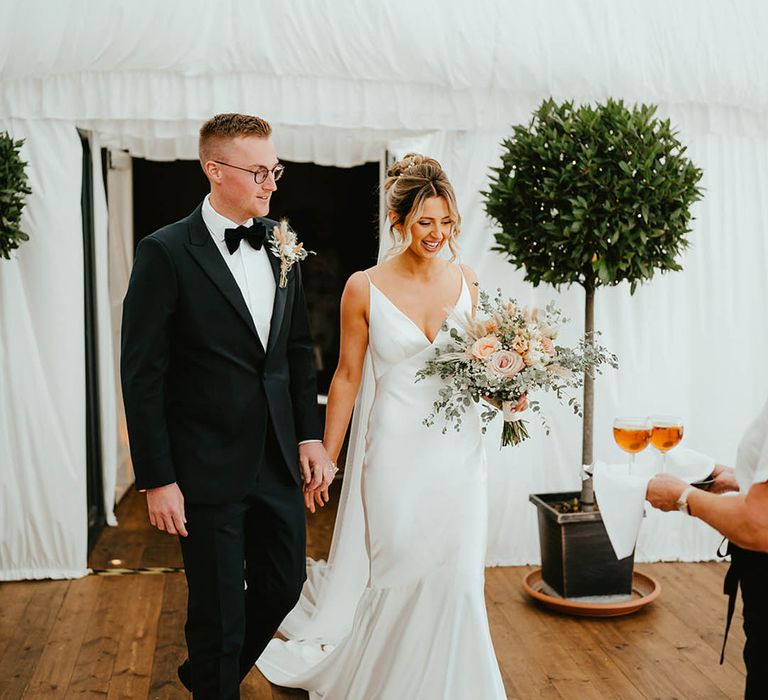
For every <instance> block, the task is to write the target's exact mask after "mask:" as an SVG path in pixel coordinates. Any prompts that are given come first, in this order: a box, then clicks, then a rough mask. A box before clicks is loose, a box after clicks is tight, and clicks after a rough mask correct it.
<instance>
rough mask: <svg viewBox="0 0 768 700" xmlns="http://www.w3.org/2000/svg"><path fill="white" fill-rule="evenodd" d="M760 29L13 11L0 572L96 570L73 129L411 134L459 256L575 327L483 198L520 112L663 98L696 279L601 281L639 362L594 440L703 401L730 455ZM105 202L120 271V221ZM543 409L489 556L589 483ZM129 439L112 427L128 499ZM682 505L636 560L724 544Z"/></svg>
mask: <svg viewBox="0 0 768 700" xmlns="http://www.w3.org/2000/svg"><path fill="white" fill-rule="evenodd" d="M41 16H42V17H45V18H46V21H45V22H40V17H41ZM83 17H87V18H88V21H87V22H84V21H83ZM766 26H768V4H766V3H764V2H761V0H727V1H726V0H679V1H678V2H675V3H667V2H664V0H646V2H643V3H637V2H635V1H634V0H593V1H592V2H589V3H564V2H562V1H561V0H478V2H475V3H464V2H445V0H424V2H419V3H413V2H412V1H411V0H390V1H389V2H387V3H379V4H375V3H373V4H372V3H369V2H367V0H343V1H341V2H338V3H333V4H331V3H328V2H317V1H316V0H295V2H291V3H272V2H268V1H267V0H261V1H254V0H234V1H233V2H231V3H226V4H224V5H222V4H219V3H210V2H206V1H205V0H191V1H190V0H167V2H164V3H157V2H155V0H135V1H134V2H133V3H132V4H131V6H130V8H129V7H128V6H126V5H124V4H121V3H93V2H85V1H84V0H69V1H68V2H62V3H50V2H45V1H43V0H24V1H23V2H22V1H21V0H17V1H16V2H4V3H0V119H5V121H4V122H2V124H6V125H8V126H9V127H10V128H12V132H13V133H15V134H16V135H20V136H28V137H29V141H28V143H27V145H26V147H25V153H27V154H28V155H29V158H28V160H29V161H30V171H31V174H32V178H33V179H32V187H33V189H34V191H35V194H34V195H33V196H32V197H31V198H30V200H29V204H28V207H27V210H26V219H25V226H26V228H27V230H28V231H29V232H30V233H31V234H32V236H33V240H32V241H30V242H28V243H27V244H25V245H24V247H23V248H22V249H21V251H20V252H19V254H18V255H17V256H16V260H14V261H12V262H11V263H7V262H5V261H3V262H0V332H2V335H0V353H1V356H0V361H1V363H0V378H1V379H2V384H0V480H2V485H3V492H2V495H0V498H2V499H3V500H2V503H0V505H2V511H0V525H2V531H1V532H0V537H2V538H3V544H2V547H1V548H0V569H1V573H0V576H2V577H5V578H10V577H24V576H33V577H38V576H46V575H55V576H60V575H78V574H79V573H82V571H84V567H85V537H86V534H85V533H86V528H85V501H84V494H85V488H84V485H85V477H84V464H85V426H84V408H83V407H84V400H85V398H84V393H83V386H84V378H83V344H82V327H83V322H82V308H83V305H82V256H81V250H82V244H81V240H80V236H81V226H80V213H79V212H80V209H79V200H80V191H79V188H80V177H79V174H80V167H81V166H80V160H81V158H80V151H79V143H77V137H76V132H75V129H74V127H75V125H77V126H80V127H82V128H86V129H91V130H92V131H93V132H94V133H96V134H97V135H98V137H99V139H100V143H101V144H102V145H106V146H110V147H115V148H128V149H130V150H131V151H132V153H134V154H135V155H140V156H146V157H151V158H156V159H173V158H179V157H185V158H194V157H195V155H196V138H195V135H196V131H197V129H198V127H199V125H200V123H201V122H202V121H203V120H204V119H206V118H207V117H209V116H210V115H211V114H213V113H215V112H221V111H244V112H250V113H257V114H261V115H263V116H265V117H266V118H267V119H269V120H270V121H271V122H272V123H273V124H274V125H275V131H276V141H277V145H278V148H279V150H280V153H281V156H282V157H283V158H286V159H291V160H298V161H314V162H317V163H319V164H325V165H337V166H350V165H355V164H359V163H362V162H365V161H366V160H378V158H379V154H380V152H381V150H382V149H383V148H384V147H385V146H386V145H387V144H392V148H393V150H397V149H398V148H401V147H405V146H406V145H407V144H404V143H403V142H402V139H404V138H407V139H409V140H410V141H411V142H413V140H414V139H416V140H417V142H416V147H417V148H418V150H423V151H426V152H429V153H431V154H432V155H435V156H437V157H438V158H440V159H441V160H442V161H443V163H444V165H445V166H446V168H447V170H448V173H449V175H450V176H451V178H452V180H453V181H454V183H455V184H456V188H457V191H458V194H459V198H460V204H461V207H462V212H463V215H464V236H463V244H462V245H463V252H462V255H463V258H464V260H465V261H466V262H468V263H469V264H471V265H472V266H473V267H475V268H476V269H477V271H478V273H479V274H480V276H481V279H482V280H483V282H484V284H485V285H486V286H487V287H491V288H492V287H494V286H496V285H497V284H499V285H501V286H503V288H504V289H505V291H506V292H508V293H509V294H514V295H516V296H517V297H518V298H519V299H520V300H521V301H523V302H526V303H535V302H542V301H546V300H548V299H550V298H553V297H554V298H556V299H557V300H558V301H559V303H560V304H561V306H563V307H564V308H565V309H566V311H567V312H568V315H569V316H571V317H572V318H573V319H574V322H573V324H572V325H571V328H570V330H569V331H568V333H567V334H566V337H570V339H571V340H573V339H575V338H576V337H577V336H578V333H579V330H580V326H581V315H582V310H581V308H582V294H581V292H580V290H578V289H575V290H562V291H561V293H559V294H555V293H554V292H553V291H552V290H546V289H538V290H532V289H531V288H530V286H529V285H527V284H525V283H524V282H523V281H522V273H520V272H517V271H514V270H512V268H511V267H510V266H509V265H508V264H507V263H505V262H504V261H503V259H501V258H500V257H499V256H498V255H496V254H492V253H490V252H489V248H490V245H491V242H492V241H491V238H490V231H491V228H490V227H489V225H488V223H487V222H486V221H485V219H484V216H483V213H482V204H481V199H480V197H479V195H478V194H477V192H478V190H479V189H481V188H482V187H483V186H484V183H485V179H486V176H487V168H488V167H489V166H490V165H491V164H492V163H493V162H494V161H495V159H496V157H497V154H498V142H499V140H500V138H501V137H502V135H504V134H505V133H507V131H508V128H509V125H510V124H512V123H517V122H521V121H525V120H527V119H528V116H529V114H530V111H531V110H532V109H533V107H534V106H535V105H536V104H537V103H538V102H539V101H540V100H541V99H542V98H544V97H547V96H550V95H554V96H555V97H557V98H565V97H567V98H572V99H576V100H577V101H594V100H596V99H603V98H605V97H607V96H612V97H617V98H620V97H623V98H624V99H626V100H627V101H629V102H633V101H646V102H657V103H661V104H664V105H666V106H665V107H664V109H663V110H662V112H663V113H664V114H669V115H670V116H671V117H672V118H673V121H674V122H675V123H676V124H677V125H679V126H680V128H681V131H682V136H683V139H684V140H685V141H686V143H688V144H690V153H691V155H692V156H693V158H694V159H695V160H696V162H697V164H699V165H700V166H702V167H703V168H704V169H705V183H704V184H705V186H706V187H707V191H706V193H705V200H704V201H703V202H702V203H700V204H699V205H698V207H697V216H698V220H697V222H696V224H695V231H694V233H693V234H692V241H693V247H692V249H691V250H690V251H689V252H688V253H687V254H686V256H685V259H684V261H683V262H684V265H685V271H684V272H682V273H678V274H675V275H670V276H667V277H664V278H660V279H658V280H655V281H654V282H653V283H652V284H651V285H649V286H647V287H645V288H642V289H640V290H639V292H638V293H637V294H636V295H635V296H634V297H633V298H630V297H629V295H628V292H627V290H626V288H625V287H619V288H616V289H610V290H601V291H600V294H599V295H598V301H597V322H598V325H599V327H600V328H601V329H602V331H603V334H604V336H603V338H604V340H605V342H606V344H608V345H609V346H610V347H611V348H612V349H614V350H615V351H616V352H618V353H619V355H620V356H621V361H622V368H621V369H620V370H619V371H618V372H616V373H610V374H608V375H607V376H605V377H604V378H603V379H601V381H600V383H599V384H598V403H597V415H596V429H597V442H596V449H597V454H598V455H600V456H602V457H605V458H607V459H613V460H618V459H621V458H622V455H620V454H619V453H618V452H617V450H616V449H615V447H614V446H613V445H612V444H611V441H610V436H609V433H608V431H607V427H606V426H608V425H609V422H610V419H611V417H612V416H613V415H614V414H615V413H618V412H639V413H648V412H651V411H656V410H669V411H675V412H679V413H682V414H683V416H684V417H685V419H686V422H687V437H686V442H687V444H689V445H690V446H692V447H695V448H698V449H700V450H702V451H705V452H709V453H710V454H712V455H713V456H715V457H716V458H717V459H718V460H720V461H725V462H732V461H733V455H734V449H735V444H736V442H737V440H738V437H739V433H740V431H741V430H742V429H743V426H744V425H745V424H746V422H747V420H748V419H749V417H750V416H751V414H752V413H753V412H754V411H755V410H756V409H757V407H758V406H759V404H760V402H761V400H762V399H763V397H764V395H765V392H766V389H767V388H768V368H766V367H765V364H764V363H762V362H760V361H759V360H760V359H762V355H764V353H765V348H766V344H767V343H768V335H767V333H768V331H767V330H766V328H765V327H764V324H763V323H762V321H763V317H764V316H765V311H766V308H767V306H766V305H767V303H768V290H767V289H766V285H767V284H768V282H767V280H766V275H765V274H764V269H765V265H766V263H767V262H768V252H767V251H766V243H765V241H764V237H763V231H764V229H765V227H766V224H767V223H768V210H767V209H766V205H765V204H764V203H763V201H762V198H761V194H762V192H764V191H765V189H766V185H768V126H767V124H768V119H767V118H766V115H768V42H765V40H764V28H765V27H766ZM158 27H162V31H158V30H157V28H158ZM424 28H429V33H428V35H425V33H424ZM425 37H428V38H425ZM442 37H445V39H442ZM433 38H434V40H432V39H433ZM0 128H2V126H0ZM97 189H98V185H97ZM95 195H96V197H97V251H96V252H97V257H98V260H99V261H100V262H99V265H100V267H101V266H106V265H107V262H106V261H107V254H106V251H105V247H104V246H103V245H102V243H103V241H104V240H105V238H104V237H103V236H104V231H103V226H104V223H103V222H104V212H103V209H102V208H101V207H102V205H101V204H99V202H98V199H99V197H101V194H100V193H99V192H95ZM111 215H112V214H110V216H111ZM113 233H114V231H113V232H111V233H110V236H112V235H113ZM112 243H115V241H114V239H112ZM124 244H125V239H123V240H122V242H121V243H119V244H118V247H119V246H124ZM115 250H117V252H118V253H119V252H120V250H119V249H116V248H114V247H113V246H111V250H110V252H109V256H110V259H111V260H112V262H113V263H115V262H116V261H119V259H120V257H119V256H118V258H113V257H111V256H112V255H113V254H114V252H115ZM125 252H126V256H128V257H127V258H126V259H130V251H127V250H126V251H125ZM117 265H118V267H121V265H122V267H121V270H122V271H121V272H120V275H122V274H124V265H123V263H120V262H118V263H117ZM113 272H114V269H113ZM120 275H118V277H120ZM118 277H115V276H113V277H112V278H111V279H110V285H111V286H110V288H111V291H112V301H113V303H114V301H115V296H116V295H117V296H121V294H120V291H118V290H119V288H120V287H121V286H122V285H123V284H124V279H122V278H120V279H118ZM97 287H98V293H99V302H98V303H99V318H100V320H101V324H100V341H101V345H102V347H101V351H102V354H101V356H100V365H99V371H100V377H101V379H102V382H103V383H104V386H105V387H106V388H105V390H104V396H105V398H103V401H102V409H103V412H104V413H103V416H102V418H103V420H104V421H105V422H109V421H112V423H113V425H114V424H117V423H119V421H120V413H119V411H118V412H117V414H115V413H114V405H113V406H112V407H110V406H109V405H108V401H109V398H108V397H109V396H116V394H115V393H114V392H115V391H116V390H117V389H115V388H114V374H112V375H111V376H112V382H111V387H113V388H110V363H109V361H107V359H106V358H107V357H108V356H109V353H110V352H111V351H112V349H110V347H109V338H107V337H106V336H104V331H105V327H106V325H107V324H106V322H105V318H106V316H107V314H105V309H108V301H107V294H106V285H105V277H104V275H103V270H101V269H100V271H99V278H98V280H97ZM52 290H53V291H52ZM114 311H115V309H114V308H113V309H112V317H113V320H116V319H115V313H114ZM118 395H119V394H118ZM546 408H547V410H548V412H549V414H550V416H551V424H552V428H553V433H552V435H551V436H550V437H549V438H545V437H544V436H543V435H541V434H540V431H538V430H537V431H536V434H535V436H534V439H532V440H531V441H529V443H528V444H526V445H523V446H521V447H520V448H518V449H516V450H507V451H505V452H504V453H499V452H498V451H497V450H496V439H497V435H496V434H495V431H491V433H490V434H489V436H488V446H489V452H490V454H491V456H492V460H491V469H492V484H493V486H494V488H493V489H492V494H491V496H492V511H491V517H492V528H491V538H490V541H489V550H488V561H489V562H490V563H522V562H532V561H535V560H536V559H537V556H538V552H537V544H536V527H535V521H534V514H533V509H532V507H531V506H530V505H528V503H527V500H526V499H527V494H528V493H530V492H537V491H552V490H557V489H562V488H576V487H577V485H578V462H579V454H580V450H579V427H578V421H577V420H576V419H575V418H574V417H573V416H572V415H571V414H569V413H568V411H567V410H565V409H563V408H560V407H558V406H556V405H549V403H548V404H547V406H546ZM106 429H107V431H109V430H111V427H110V426H106ZM123 438H124V436H123V434H122V433H120V434H119V435H118V438H117V439H115V436H114V435H112V434H110V433H109V432H105V433H104V435H103V440H104V442H103V449H104V453H105V457H106V460H107V462H106V469H105V476H106V479H105V499H106V500H107V503H108V507H107V510H108V512H110V504H111V498H112V494H113V493H114V490H113V488H112V486H113V484H114V483H115V477H114V469H115V463H116V461H118V460H120V459H122V457H120V456H118V457H114V451H115V450H120V449H123V450H124V447H125V443H124V439H123ZM121 454H123V455H124V452H123V453H121ZM8 465H10V469H9V468H8ZM674 518H675V516H674V515H672V516H665V517H662V516H661V515H660V514H657V513H649V517H648V518H647V519H646V521H645V523H644V526H643V530H642V534H641V540H640V543H639V545H638V558H639V559H655V558H676V557H682V558H686V559H696V558H707V557H709V556H711V554H712V551H713V545H714V542H715V540H714V537H713V535H712V534H711V533H709V532H708V531H707V530H706V529H705V528H704V527H703V526H700V525H696V524H695V523H693V522H688V521H685V522H684V523H678V522H677V521H676V520H674ZM678 520H679V519H678ZM678 525H680V527H677V526H678Z"/></svg>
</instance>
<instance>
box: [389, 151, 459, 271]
mask: <svg viewBox="0 0 768 700" xmlns="http://www.w3.org/2000/svg"><path fill="white" fill-rule="evenodd" d="M384 194H385V199H386V206H387V211H388V212H392V213H393V214H394V216H393V217H392V218H391V219H390V226H389V233H390V235H391V236H392V238H393V240H394V241H395V244H394V245H393V246H392V248H391V249H390V251H389V253H388V257H393V256H395V255H399V254H400V253H402V252H403V251H405V250H407V249H408V247H409V246H410V245H411V241H412V238H411V226H412V225H413V224H414V223H415V222H416V221H418V220H419V217H420V216H421V214H422V210H423V209H424V201H425V200H427V199H429V198H430V197H443V198H444V199H445V201H446V203H447V204H448V211H449V212H450V214H451V218H452V219H453V226H452V227H451V233H450V235H449V237H448V247H449V248H450V250H451V253H452V254H453V257H452V258H451V259H452V260H453V259H455V258H456V237H457V236H458V235H459V230H460V226H461V216H460V215H459V209H458V207H457V206H456V195H455V193H454V191H453V186H452V185H451V183H450V182H449V180H448V176H447V175H446V174H445V171H444V170H443V167H442V166H441V165H440V163H438V162H437V161H436V160H435V159H434V158H427V156H423V155H420V154H419V153H408V154H407V155H406V156H405V157H404V158H403V159H402V160H399V161H397V163H395V164H394V165H392V166H391V167H390V168H389V170H387V179H386V180H384ZM392 219H394V220H392ZM396 227H399V228H400V230H398V228H396Z"/></svg>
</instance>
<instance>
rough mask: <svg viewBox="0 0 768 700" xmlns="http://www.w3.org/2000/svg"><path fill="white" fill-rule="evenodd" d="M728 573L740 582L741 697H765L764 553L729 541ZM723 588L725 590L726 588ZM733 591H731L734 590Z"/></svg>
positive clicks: (767, 604) (767, 613)
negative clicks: (742, 636)
mask: <svg viewBox="0 0 768 700" xmlns="http://www.w3.org/2000/svg"><path fill="white" fill-rule="evenodd" d="M728 551H729V553H730V554H731V570H732V571H733V574H732V573H731V571H729V572H728V576H729V577H732V580H734V579H735V581H734V582H737V584H738V585H740V586H741V599H742V601H743V603H744V634H745V635H746V638H747V639H746V643H745V644H744V665H745V666H746V667H747V687H746V690H745V692H744V697H745V700H765V699H766V698H768V664H766V653H767V652H768V554H764V553H762V552H752V551H750V550H747V549H741V548H740V547H736V546H735V545H733V544H730V545H729V548H728ZM726 592H728V591H727V590H726ZM734 594H735V591H734Z"/></svg>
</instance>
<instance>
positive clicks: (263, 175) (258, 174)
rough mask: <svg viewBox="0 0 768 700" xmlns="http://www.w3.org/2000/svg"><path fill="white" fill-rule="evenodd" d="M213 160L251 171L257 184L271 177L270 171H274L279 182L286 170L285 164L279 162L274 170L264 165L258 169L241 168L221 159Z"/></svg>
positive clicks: (230, 166)
mask: <svg viewBox="0 0 768 700" xmlns="http://www.w3.org/2000/svg"><path fill="white" fill-rule="evenodd" d="M213 162H214V163H218V164H219V165H226V166H227V167H228V168H235V169H236V170H244V171H245V172H246V173H251V174H252V175H253V181H254V182H255V183H256V184H257V185H260V184H261V183H262V182H264V181H265V180H266V179H267V178H268V177H269V174H270V173H272V177H273V178H275V182H277V181H278V180H279V179H280V178H281V177H282V176H283V173H284V172H285V166H284V165H283V164H282V163H278V164H277V165H276V166H275V167H274V168H272V170H270V169H269V168H265V167H264V166H263V165H262V166H260V167H258V168H256V170H248V168H241V167H240V166H239V165H232V164H231V163H224V162H223V161H221V160H214V161H213Z"/></svg>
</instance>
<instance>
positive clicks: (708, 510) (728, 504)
mask: <svg viewBox="0 0 768 700" xmlns="http://www.w3.org/2000/svg"><path fill="white" fill-rule="evenodd" d="M688 508H689V510H690V513H691V515H694V516H696V517H697V518H699V519H701V520H703V521H704V522H705V523H707V524H708V525H711V526H712V527H713V528H715V529H716V530H717V531H718V532H720V533H721V534H723V535H724V536H725V537H727V538H728V539H729V540H730V541H731V542H733V543H734V544H736V545H738V546H739V547H742V548H744V549H752V550H757V551H768V522H766V517H765V515H763V514H762V512H761V511H762V509H759V508H756V507H755V506H754V505H753V504H752V503H751V502H750V500H749V495H747V496H744V495H741V494H739V495H736V496H721V495H715V494H712V493H707V492H706V491H701V490H699V489H695V490H694V491H692V492H691V493H690V494H689V495H688Z"/></svg>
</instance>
